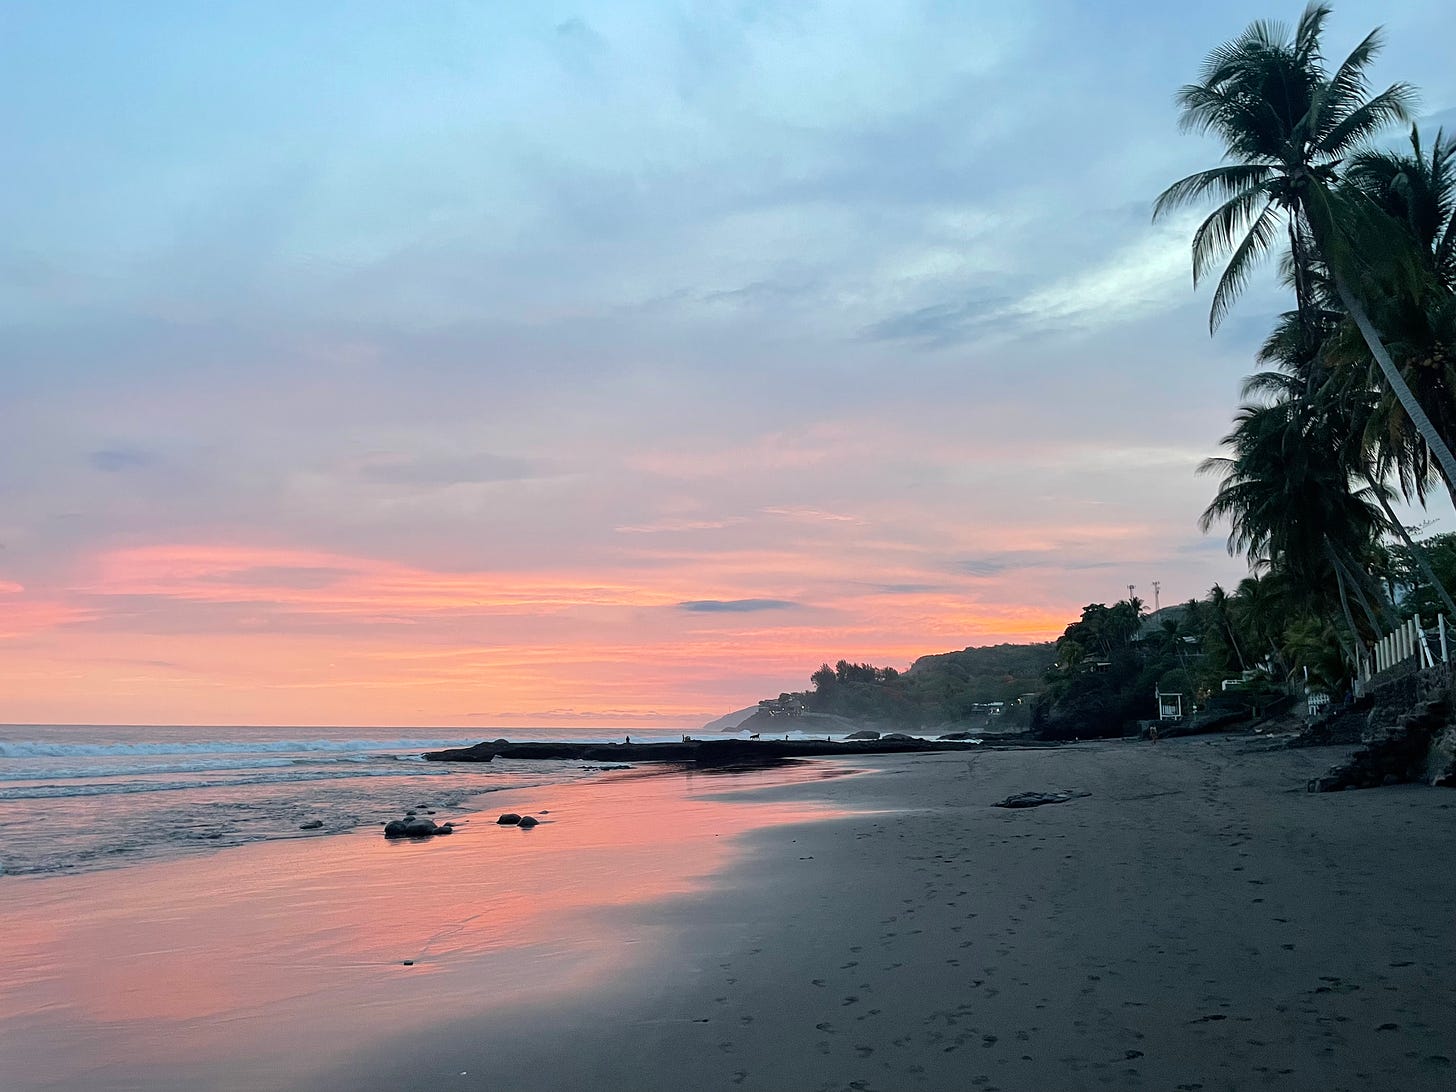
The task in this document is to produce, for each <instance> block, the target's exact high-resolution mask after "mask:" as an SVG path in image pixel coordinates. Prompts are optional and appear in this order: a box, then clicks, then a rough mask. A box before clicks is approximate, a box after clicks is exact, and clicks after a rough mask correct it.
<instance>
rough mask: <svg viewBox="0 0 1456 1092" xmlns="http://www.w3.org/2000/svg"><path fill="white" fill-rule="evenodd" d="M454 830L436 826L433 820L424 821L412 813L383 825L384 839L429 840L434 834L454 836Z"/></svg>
mask: <svg viewBox="0 0 1456 1092" xmlns="http://www.w3.org/2000/svg"><path fill="white" fill-rule="evenodd" d="M454 833H455V828H454V827H453V826H452V825H451V824H450V823H446V824H444V825H443V826H440V825H437V824H436V823H435V821H434V820H433V819H424V818H421V817H420V816H418V815H416V814H415V813H414V812H410V813H408V814H407V815H406V816H405V817H404V818H403V819H391V820H390V821H389V822H387V823H385V824H384V836H385V837H386V838H430V837H433V836H434V835H436V834H454Z"/></svg>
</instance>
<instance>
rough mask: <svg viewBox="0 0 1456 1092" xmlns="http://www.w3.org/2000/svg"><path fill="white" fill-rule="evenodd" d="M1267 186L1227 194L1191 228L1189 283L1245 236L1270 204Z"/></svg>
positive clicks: (1201, 274)
mask: <svg viewBox="0 0 1456 1092" xmlns="http://www.w3.org/2000/svg"><path fill="white" fill-rule="evenodd" d="M1271 207H1272V206H1271V202H1270V200H1269V193H1268V186H1267V184H1265V185H1263V186H1256V187H1253V188H1252V189H1248V190H1245V191H1244V192H1243V193H1240V194H1237V195H1235V196H1234V197H1231V198H1229V199H1228V200H1227V201H1225V202H1224V203H1223V204H1222V205H1220V206H1219V207H1218V208H1216V209H1214V210H1213V211H1212V212H1211V213H1209V214H1208V216H1206V217H1205V218H1204V220H1203V223H1201V224H1199V225H1198V227H1197V229H1195V230H1194V232H1193V283H1194V284H1195V285H1196V284H1198V282H1199V281H1201V280H1202V279H1203V276H1204V274H1205V273H1207V272H1208V268H1209V267H1210V266H1211V265H1213V264H1214V263H1215V262H1217V261H1218V259H1219V258H1220V257H1221V256H1222V255H1224V254H1227V253H1228V252H1229V251H1230V250H1232V249H1234V247H1235V246H1236V245H1237V243H1238V241H1239V240H1240V239H1241V238H1244V237H1247V234H1248V231H1249V226H1250V224H1252V223H1256V222H1257V221H1258V219H1259V218H1260V217H1261V216H1262V215H1263V213H1264V212H1265V211H1267V210H1268V209H1269V208H1271Z"/></svg>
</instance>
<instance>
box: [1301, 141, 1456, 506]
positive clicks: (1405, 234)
mask: <svg viewBox="0 0 1456 1092" xmlns="http://www.w3.org/2000/svg"><path fill="white" fill-rule="evenodd" d="M1346 188H1347V189H1349V190H1352V191H1356V192H1358V193H1359V194H1360V195H1361V196H1362V197H1363V198H1364V200H1365V202H1366V203H1367V205H1368V206H1369V207H1370V208H1374V209H1376V210H1378V213H1377V214H1376V215H1375V216H1374V217H1367V219H1373V223H1369V224H1368V227H1367V233H1368V234H1369V235H1371V236H1374V237H1375V238H1373V239H1372V240H1371V241H1372V243H1373V244H1374V245H1376V246H1377V247H1379V248H1380V249H1381V250H1383V251H1384V252H1385V253H1386V254H1387V255H1388V256H1390V255H1391V252H1392V251H1397V250H1398V252H1399V253H1398V254H1396V255H1394V256H1395V257H1396V260H1394V261H1390V262H1387V263H1384V264H1383V266H1382V268H1380V269H1378V270H1372V276H1370V277H1369V278H1367V280H1366V285H1367V288H1368V295H1369V304H1370V307H1371V310H1372V314H1373V315H1374V317H1375V318H1376V320H1377V324H1378V325H1379V327H1380V329H1382V330H1383V331H1384V332H1385V333H1386V335H1387V338H1386V341H1387V344H1388V345H1389V347H1390V349H1391V351H1392V354H1393V356H1394V357H1395V359H1396V360H1397V361H1399V362H1400V371H1401V375H1402V377H1403V378H1404V379H1405V381H1406V382H1407V384H1408V385H1409V386H1410V388H1411V390H1412V391H1413V392H1414V394H1415V397H1416V399H1417V400H1418V401H1419V402H1420V404H1421V406H1422V407H1423V408H1425V409H1426V411H1427V412H1428V413H1429V414H1430V417H1431V420H1432V424H1433V426H1434V428H1435V430H1436V432H1437V433H1438V434H1439V435H1440V436H1441V439H1442V440H1443V441H1444V442H1445V443H1446V446H1447V447H1448V448H1452V447H1456V141H1453V140H1448V139H1446V137H1445V134H1444V133H1437V134H1436V140H1435V144H1434V145H1433V146H1432V148H1431V150H1430V151H1429V153H1427V152H1426V151H1425V149H1424V148H1423V147H1422V141H1421V136H1420V131H1419V130H1418V129H1415V128H1412V130H1411V148H1410V151H1409V152H1408V153H1407V152H1389V151H1370V152H1364V153H1361V154H1360V155H1357V156H1355V157H1354V158H1353V159H1352V160H1351V162H1350V167H1349V170H1348V172H1347V175H1346ZM1363 350H1364V345H1363V344H1362V343H1361V342H1360V339H1358V338H1350V337H1340V338H1337V339H1336V342H1335V345H1334V347H1333V351H1332V352H1331V354H1330V355H1331V358H1332V360H1333V361H1334V362H1335V363H1336V364H1339V363H1344V364H1346V365H1347V366H1348V367H1347V375H1348V378H1349V380H1350V381H1353V382H1361V381H1364V379H1363V376H1361V375H1359V374H1358V372H1364V371H1367V370H1369V364H1370V358H1369V357H1368V356H1367V355H1366V354H1365V353H1364V351H1363ZM1371 427H1372V429H1373V430H1374V431H1375V432H1376V433H1378V434H1379V435H1380V436H1382V437H1383V438H1384V440H1385V442H1387V443H1389V444H1394V445H1396V446H1401V447H1404V448H1406V449H1408V450H1409V449H1420V448H1423V447H1424V445H1423V444H1420V443H1419V439H1418V437H1415V436H1414V435H1413V434H1412V433H1411V431H1410V427H1409V425H1408V423H1407V421H1406V419H1405V415H1404V414H1403V413H1402V412H1401V411H1400V409H1399V408H1398V407H1397V406H1396V405H1395V404H1394V400H1393V399H1392V398H1390V397H1389V396H1388V395H1387V396H1386V397H1384V398H1383V399H1382V400H1381V404H1380V406H1379V407H1378V412H1377V413H1376V414H1375V416H1374V417H1373V418H1372V421H1371ZM1452 500H1453V502H1456V483H1453V489H1452Z"/></svg>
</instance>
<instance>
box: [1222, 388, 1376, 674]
mask: <svg viewBox="0 0 1456 1092" xmlns="http://www.w3.org/2000/svg"><path fill="white" fill-rule="evenodd" d="M1337 426H1338V422H1337V420H1336V419H1335V418H1333V417H1331V416H1330V415H1319V414H1312V413H1311V412H1310V410H1309V406H1308V405H1306V404H1304V403H1302V402H1298V401H1295V400H1289V399H1286V400H1284V401H1279V402H1275V403H1273V404H1271V405H1262V406H1261V405H1246V406H1244V407H1242V408H1241V409H1240V411H1239V413H1238V415H1237V416H1236V417H1235V426H1234V430H1233V431H1232V432H1231V433H1230V434H1229V435H1228V436H1226V437H1224V440H1223V443H1224V445H1225V446H1226V447H1228V448H1230V449H1231V450H1232V452H1233V454H1232V456H1230V457H1224V458H1216V459H1208V460H1205V461H1204V463H1203V464H1202V465H1201V466H1200V467H1199V471H1200V472H1201V473H1216V474H1219V475H1221V476H1222V478H1223V481H1222V483H1221V484H1220V486H1219V489H1218V492H1217V494H1216V495H1215V496H1214V499H1213V501H1212V502H1211V503H1210V504H1209V506H1208V507H1207V508H1206V509H1205V510H1204V512H1203V515H1202V516H1201V517H1200V520H1199V524H1200V526H1201V527H1202V528H1203V530H1205V531H1207V530H1208V529H1209V528H1210V527H1211V526H1212V525H1213V523H1214V522H1216V521H1218V520H1227V521H1228V523H1229V524H1230V528H1231V530H1230V534H1229V552H1230V553H1242V554H1244V555H1245V556H1246V557H1248V558H1249V559H1250V561H1251V562H1252V563H1253V564H1254V565H1256V566H1258V565H1261V564H1262V565H1267V566H1268V567H1269V568H1270V569H1271V571H1274V572H1277V573H1279V574H1281V575H1282V576H1283V577H1284V578H1285V579H1287V580H1288V581H1289V582H1290V584H1291V585H1292V586H1293V587H1295V588H1297V589H1298V590H1299V591H1300V594H1301V597H1302V598H1303V599H1304V600H1305V601H1306V602H1308V603H1310V604H1311V606H1315V605H1317V604H1323V605H1325V606H1326V607H1328V606H1329V605H1332V604H1330V600H1329V596H1328V595H1327V590H1328V589H1331V588H1333V590H1334V591H1335V592H1336V593H1337V595H1338V600H1339V603H1340V608H1341V612H1342V613H1343V614H1344V616H1345V621H1346V625H1347V627H1348V628H1349V630H1350V632H1351V634H1352V635H1353V636H1354V638H1355V640H1356V642H1357V644H1358V645H1359V646H1360V648H1361V650H1362V652H1363V648H1364V644H1365V642H1364V639H1363V636H1362V634H1361V630H1360V628H1359V627H1358V626H1357V625H1356V623H1355V620H1354V617H1353V615H1352V614H1351V613H1350V607H1349V601H1348V600H1349V596H1350V595H1353V596H1354V597H1355V600H1356V601H1357V603H1358V604H1359V605H1360V607H1361V609H1362V611H1363V612H1364V614H1365V617H1366V621H1367V622H1368V630H1367V631H1366V632H1367V633H1368V634H1369V635H1370V636H1372V637H1373V636H1379V634H1380V632H1382V631H1383V628H1384V627H1382V625H1381V623H1380V621H1379V620H1378V619H1377V616H1376V615H1377V611H1378V610H1379V611H1384V610H1387V609H1388V605H1387V604H1386V602H1385V598H1384V596H1383V594H1382V593H1381V590H1380V588H1379V587H1378V585H1377V584H1375V583H1374V582H1373V581H1371V580H1370V579H1369V576H1368V573H1367V572H1366V567H1365V563H1364V562H1365V558H1366V557H1367V555H1368V552H1369V548H1370V546H1371V544H1372V543H1373V542H1375V541H1376V539H1377V538H1378V537H1379V534H1380V531H1381V530H1383V527H1384V520H1383V518H1382V514H1381V512H1380V510H1379V508H1378V507H1377V506H1376V504H1375V503H1374V499H1373V498H1372V497H1371V495H1370V494H1371V490H1370V488H1369V487H1368V486H1367V487H1359V488H1357V487H1355V484H1354V482H1352V480H1351V469H1350V465H1349V463H1348V461H1347V459H1346V457H1345V453H1344V449H1343V447H1342V444H1341V442H1340V440H1339V439H1337V438H1336V436H1335V433H1337V432H1339V431H1340V430H1339V428H1338V427H1337ZM1321 612H1323V611H1321Z"/></svg>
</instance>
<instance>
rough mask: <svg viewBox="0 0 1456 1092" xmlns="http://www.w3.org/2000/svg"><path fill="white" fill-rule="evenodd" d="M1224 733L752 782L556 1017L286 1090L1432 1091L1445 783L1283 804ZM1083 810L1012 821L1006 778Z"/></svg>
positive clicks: (1450, 1035) (1454, 1033)
mask: <svg viewBox="0 0 1456 1092" xmlns="http://www.w3.org/2000/svg"><path fill="white" fill-rule="evenodd" d="M1259 745H1260V744H1259V743H1257V742H1256V741H1253V740H1250V739H1219V740H1214V741H1211V742H1210V741H1204V740H1199V739H1194V740H1177V741H1164V742H1163V743H1160V744H1157V745H1150V744H1146V743H1122V742H1115V743H1100V744H1084V745H1080V746H1077V747H1072V748H1064V749H1060V750H1049V751H1031V752H995V753H986V754H982V755H977V756H976V757H974V758H972V759H970V760H968V759H967V758H966V757H964V756H961V755H937V756H914V757H904V758H883V759H874V760H867V761H866V763H865V765H867V766H872V767H873V769H875V770H876V771H878V772H876V773H875V774H874V775H873V776H870V777H863V778H851V779H845V780H840V781H831V782H825V783H822V784H818V785H814V786H812V787H808V788H804V787H800V788H792V789H778V790H772V791H770V792H768V793H759V794H755V795H757V796H759V797H760V798H762V797H765V796H767V797H768V798H771V799H785V798H794V797H798V796H801V795H803V794H804V793H806V792H807V793H810V794H812V795H813V796H815V797H821V798H827V799H829V800H830V801H832V802H833V803H835V804H836V805H838V806H840V807H843V808H847V809H874V810H875V811H876V812H877V813H876V814H869V815H860V816H856V817H850V818H845V819H841V820H836V821H833V822H828V823H818V824H813V825H805V826H798V827H793V828H787V829H786V828H779V829H773V830H767V831H761V832H759V833H757V834H754V835H751V836H750V837H749V842H750V845H751V849H752V852H751V853H750V854H749V855H747V856H746V857H744V858H742V859H741V862H740V863H739V864H738V865H737V866H735V867H734V868H733V869H732V871H731V872H730V873H728V874H727V875H726V876H724V877H722V878H720V879H719V880H718V881H717V882H715V883H714V885H713V887H712V888H711V889H710V890H709V891H707V892H705V893H703V894H700V895H697V896H694V897H692V898H689V899H687V900H676V901H674V902H672V903H670V904H667V905H665V906H664V905H661V904H658V905H656V906H652V907H644V906H639V907H637V908H634V910H633V911H632V912H631V913H629V914H626V915H625V916H624V917H623V919H622V920H621V921H618V922H614V921H612V920H611V919H610V918H607V919H603V920H601V927H602V928H603V929H607V930H612V929H619V930H620V933H621V935H623V936H632V935H634V933H633V926H632V923H634V922H635V923H637V924H638V925H640V924H642V923H644V922H646V923H649V924H650V925H652V926H654V927H657V928H658V930H659V932H658V936H659V940H660V945H659V946H657V947H654V949H653V950H652V951H650V952H647V953H643V956H644V958H643V959H642V960H641V961H639V962H637V963H635V964H634V966H631V967H627V968H624V969H622V970H621V971H619V972H617V973H616V974H614V975H613V977H612V979H611V981H610V982H609V983H603V984H600V985H598V986H596V987H594V988H593V989H590V990H586V991H583V992H581V993H580V994H578V995H577V996H575V997H574V998H572V999H571V1000H557V1001H555V1002H553V1003H550V1004H545V1005H536V1004H521V1005H518V1006H510V1007H506V1008H504V1009H500V1010H497V1011H494V1012H492V1013H490V1014H489V1015H486V1016H482V1017H478V1018H469V1019H461V1020H458V1021H452V1020H449V1019H444V1020H442V1021H441V1023H440V1024H439V1025H437V1026H434V1027H431V1028H429V1029H428V1030H426V1031H424V1032H422V1033H417V1034H412V1035H409V1036H401V1037H398V1038H395V1039H392V1040H390V1041H388V1042H384V1043H381V1044H379V1046H378V1048H377V1049H374V1050H371V1051H368V1052H366V1053H365V1054H363V1055H361V1056H360V1057H359V1058H357V1059H355V1060H354V1061H353V1062H351V1063H350V1064H348V1065H345V1066H341V1067H339V1068H338V1069H337V1070H335V1071H334V1072H333V1073H331V1074H330V1075H329V1076H328V1077H327V1078H326V1079H325V1080H323V1081H321V1082H319V1083H317V1084H315V1085H313V1086H311V1087H314V1088H316V1089H322V1090H329V1092H333V1090H343V1089H393V1088H401V1087H413V1088H422V1089H437V1088H439V1089H444V1088H449V1089H456V1088H458V1089H605V1088H632V1089H663V1090H667V1089H735V1088H742V1089H765V1090H767V1089H772V1090H785V1092H788V1090H820V1089H822V1090H830V1089H851V1090H859V1092H870V1090H881V1092H894V1090H897V1089H937V1090H940V1089H944V1090H952V1089H955V1090H965V1089H982V1090H987V1092H990V1090H993V1089H1001V1090H1028V1092H1031V1090H1045V1089H1059V1090H1062V1089H1066V1090H1071V1089H1082V1088H1089V1089H1095V1088H1106V1087H1110V1088H1148V1089H1168V1090H1174V1089H1176V1090H1185V1092H1191V1090H1216V1089H1217V1090H1226V1089H1250V1088H1265V1087H1267V1088H1279V1089H1286V1090H1287V1089H1310V1090H1314V1089H1320V1090H1338V1089H1380V1090H1393V1089H1404V1090H1423V1089H1431V1090H1436V1089H1440V1090H1443V1092H1444V1090H1449V1089H1450V1088H1451V1087H1453V1084H1456V1069H1453V1068H1452V1061H1453V1058H1456V945H1453V943H1452V940H1453V929H1456V870H1453V869H1452V867H1451V864H1450V861H1451V847H1452V846H1453V845H1456V795H1453V794H1450V793H1448V792H1444V791H1442V790H1432V789H1423V788H1415V787H1397V788H1392V789H1383V790H1375V791H1368V792H1360V793H1343V794H1332V795H1323V796H1310V795H1307V794H1305V793H1304V792H1303V789H1302V787H1303V783H1304V780H1305V779H1306V778H1307V777H1308V776H1311V775H1312V774H1315V773H1318V772H1322V771H1323V769H1324V768H1325V767H1326V766H1327V765H1328V764H1329V763H1330V762H1331V761H1333V760H1335V759H1336V758H1338V757H1339V756H1340V755H1341V754H1343V753H1344V752H1343V751H1341V750H1339V749H1333V750H1331V749H1318V750H1309V751H1293V752H1288V751H1286V752H1278V753H1267V754H1249V753H1246V752H1247V751H1248V750H1249V749H1250V748H1251V747H1255V746H1259ZM1064 788H1065V789H1081V790H1085V791H1088V792H1090V793H1091V795H1090V796H1088V797H1085V798H1081V799H1077V800H1074V801H1071V802H1069V803H1066V804H1061V805H1054V806H1047V807H1042V808H1037V809H1033V810H1029V811H1007V810H1002V809H996V808H991V807H989V806H988V805H989V804H990V803H991V802H992V801H994V800H997V799H1000V798H1002V797H1004V796H1006V795H1009V794H1010V793H1012V792H1016V791H1021V790H1027V789H1064Z"/></svg>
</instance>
